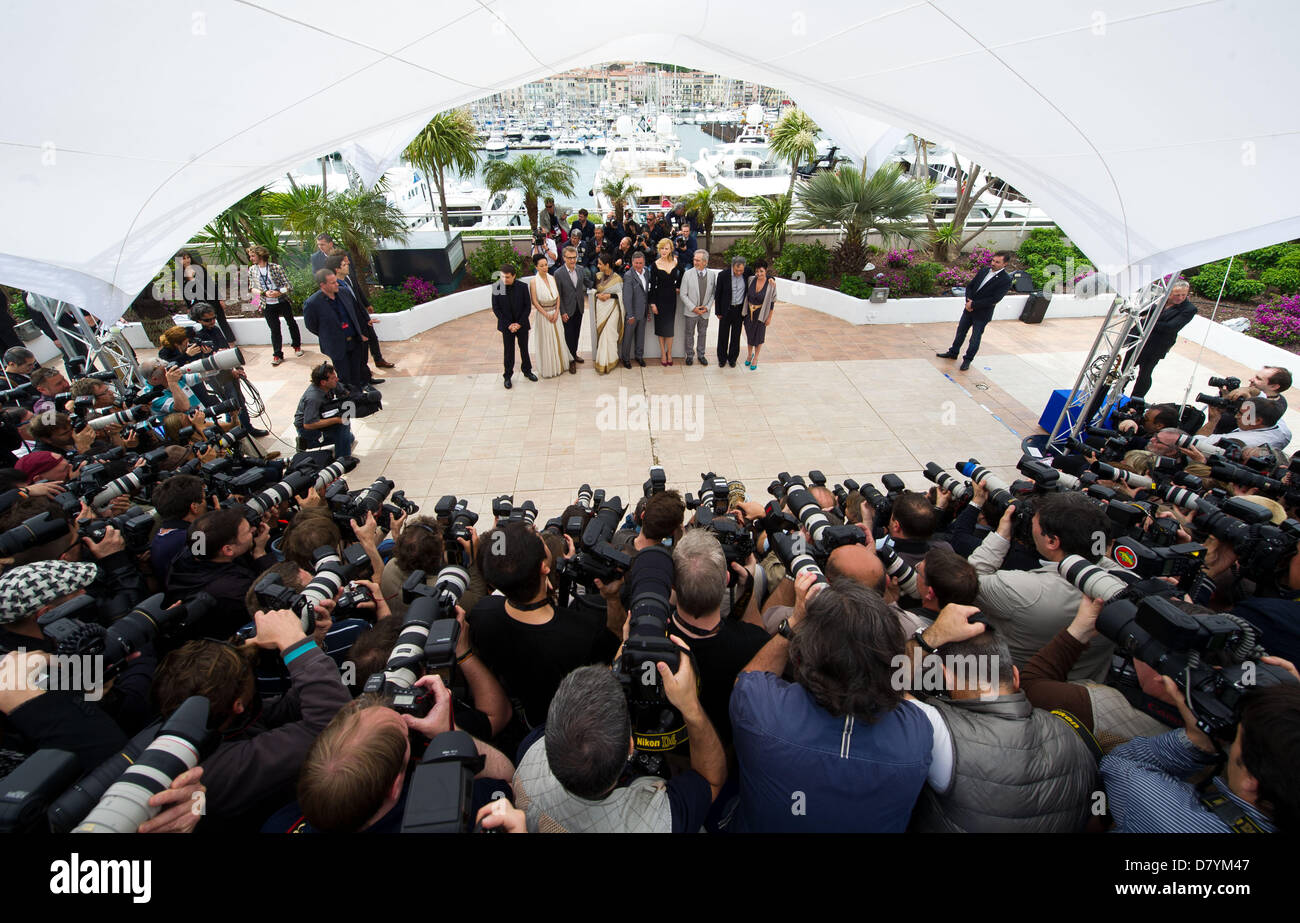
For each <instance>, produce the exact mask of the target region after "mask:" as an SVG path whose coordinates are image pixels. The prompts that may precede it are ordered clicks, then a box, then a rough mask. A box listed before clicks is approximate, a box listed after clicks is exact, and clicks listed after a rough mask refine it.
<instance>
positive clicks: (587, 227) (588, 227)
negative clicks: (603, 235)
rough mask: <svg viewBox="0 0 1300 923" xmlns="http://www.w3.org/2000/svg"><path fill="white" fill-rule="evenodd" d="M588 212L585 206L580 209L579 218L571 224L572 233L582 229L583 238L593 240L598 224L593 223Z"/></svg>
mask: <svg viewBox="0 0 1300 923" xmlns="http://www.w3.org/2000/svg"><path fill="white" fill-rule="evenodd" d="M587 214H588V213H587V210H586V209H585V208H580V209H578V220H577V221H575V222H573V224H572V225H570V226H569V232H570V233H572V232H573V231H581V232H582V239H583V240H591V239H592V237H594V236H595V234H596V226H595V225H594V224H592V223H591V219H589V218H588V217H587Z"/></svg>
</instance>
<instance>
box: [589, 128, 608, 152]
mask: <svg viewBox="0 0 1300 923" xmlns="http://www.w3.org/2000/svg"><path fill="white" fill-rule="evenodd" d="M587 150H589V151H591V153H593V154H602V155H603V154H604V153H605V152H606V151H608V150H609V139H608V138H606V137H605V133H604V132H597V133H596V134H594V135H592V136H591V137H590V138H588V139H587Z"/></svg>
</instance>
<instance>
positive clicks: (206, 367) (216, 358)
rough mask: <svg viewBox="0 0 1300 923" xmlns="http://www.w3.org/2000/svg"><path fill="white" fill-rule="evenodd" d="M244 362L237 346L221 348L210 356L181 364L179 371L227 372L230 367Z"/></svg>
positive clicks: (233, 367)
mask: <svg viewBox="0 0 1300 923" xmlns="http://www.w3.org/2000/svg"><path fill="white" fill-rule="evenodd" d="M243 364H244V354H243V353H241V352H240V351H239V349H238V348H237V347H231V348H230V349H221V350H218V351H217V352H215V353H213V354H212V355H210V356H204V357H203V358H202V359H195V360H194V361H193V362H190V363H188V364H186V365H182V366H181V372H182V373H184V374H186V375H202V374H203V373H204V372H229V371H230V370H231V369H237V368H239V367H240V366H241V365H243Z"/></svg>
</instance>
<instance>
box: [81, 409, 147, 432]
mask: <svg viewBox="0 0 1300 923" xmlns="http://www.w3.org/2000/svg"><path fill="white" fill-rule="evenodd" d="M147 419H149V408H148V407H146V406H144V405H143V404H137V405H136V406H134V407H128V408H126V410H116V411H115V410H112V409H111V408H109V410H108V412H107V413H103V414H100V415H99V416H97V417H92V418H91V419H90V420H89V421H88V422H89V423H90V428H91V429H93V430H95V431H96V432H99V431H100V430H104V429H107V428H108V427H110V426H113V425H117V426H130V425H131V424H132V423H139V422H140V421H141V420H147Z"/></svg>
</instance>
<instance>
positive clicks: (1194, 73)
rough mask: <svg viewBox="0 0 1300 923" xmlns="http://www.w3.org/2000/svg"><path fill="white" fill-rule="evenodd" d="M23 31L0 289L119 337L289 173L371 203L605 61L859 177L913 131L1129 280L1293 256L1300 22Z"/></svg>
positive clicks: (124, 1)
mask: <svg viewBox="0 0 1300 923" xmlns="http://www.w3.org/2000/svg"><path fill="white" fill-rule="evenodd" d="M584 10H585V11H587V12H590V13H591V14H592V16H591V18H590V19H588V20H586V21H584V20H583V19H582V17H583V16H584V15H586V13H585V12H583V11H584ZM651 10H653V12H651ZM5 12H6V14H7V15H6V27H7V28H6V33H7V35H6V38H7V42H6V49H7V55H6V64H7V65H8V72H9V73H10V75H11V84H10V86H11V90H10V92H9V93H8V94H7V99H6V100H5V103H4V107H3V112H4V118H3V120H2V122H0V132H2V133H3V137H2V140H0V167H2V170H0V176H3V177H4V184H5V195H4V202H5V205H6V208H5V220H4V221H3V222H2V223H0V281H3V282H4V283H6V284H9V285H14V286H18V287H22V288H25V289H30V290H34V291H37V292H41V293H43V294H46V295H50V296H53V297H56V298H60V299H63V300H66V301H70V302H73V303H76V304H80V305H82V306H84V307H86V308H87V309H88V310H90V311H92V312H94V313H95V314H97V315H99V316H101V317H103V318H105V319H112V318H116V317H117V316H119V315H120V314H121V312H122V311H123V310H124V308H125V306H126V305H127V304H128V303H129V302H130V301H131V299H132V298H133V297H134V296H135V295H136V293H138V292H139V291H140V289H141V288H143V286H144V285H145V284H147V283H148V282H149V280H150V279H151V278H153V276H154V275H155V273H156V272H157V271H158V270H159V269H160V268H161V267H162V266H163V264H164V263H165V262H166V261H167V260H168V259H169V258H170V257H171V255H172V254H173V253H174V252H175V250H176V249H177V248H178V247H180V246H182V245H183V244H184V243H185V242H186V241H187V240H189V239H190V237H191V236H192V235H193V234H194V233H195V231H197V230H198V229H199V228H201V227H202V226H203V225H204V224H206V223H207V222H208V221H210V220H211V219H212V218H213V217H214V216H215V215H216V214H218V213H219V212H220V211H222V210H223V209H224V208H226V207H227V206H229V205H230V204H231V203H232V202H234V201H236V200H238V199H239V198H240V197H241V196H242V195H244V194H246V193H247V192H249V191H250V190H252V189H253V188H255V187H257V186H258V185H261V184H264V183H267V182H269V181H271V180H272V179H274V178H275V177H276V176H278V175H279V174H281V173H283V172H284V171H285V170H287V169H290V168H292V167H294V166H296V165H298V164H300V163H302V162H303V161H305V160H309V159H311V158H313V157H316V156H319V155H321V154H323V153H328V152H331V151H335V150H343V151H346V152H347V156H348V158H349V160H351V161H352V162H353V163H354V164H355V165H356V166H357V167H358V169H359V170H360V171H361V172H362V173H363V175H368V176H370V177H373V175H374V174H375V171H377V170H381V169H382V168H383V167H384V166H385V165H387V164H389V163H391V162H392V159H393V157H394V156H395V154H396V153H397V152H398V151H400V150H401V148H402V147H403V146H404V144H405V142H406V141H407V140H408V139H409V138H410V137H411V136H412V135H414V133H415V132H416V131H417V130H418V128H419V127H420V126H421V125H422V124H423V122H424V121H425V120H426V119H427V118H428V117H429V116H431V115H432V114H433V113H435V112H437V111H440V110H442V109H446V108H448V107H451V106H456V105H460V104H464V103H467V102H471V101H473V100H475V99H477V98H479V97H482V96H484V95H487V94H490V93H493V92H495V91H497V90H499V89H503V88H508V87H512V86H517V85H519V84H521V83H524V82H527V81H529V80H534V79H539V78H541V77H544V76H546V75H548V74H551V73H554V72H557V71H562V70H565V69H568V68H570V67H574V66H579V65H586V64H595V63H599V62H604V61H613V60H654V61H661V62H665V63H672V64H681V65H686V66H692V67H699V68H702V69H707V70H710V71H714V72H718V73H722V74H726V75H729V76H733V77H738V78H743V79H747V80H753V81H757V82H760V83H764V84H768V85H770V86H775V87H780V88H782V89H783V90H785V91H787V92H788V93H789V94H790V95H791V96H792V98H794V99H795V100H796V101H798V102H799V103H800V104H801V105H802V106H804V107H805V108H806V109H807V110H808V111H809V113H810V114H811V115H812V116H813V118H815V119H816V120H817V121H818V122H819V123H820V124H821V125H822V126H823V127H824V128H825V129H826V131H827V133H828V134H829V135H830V136H831V137H833V138H835V140H836V141H837V142H839V143H840V144H842V145H843V146H844V148H845V149H846V151H847V152H848V153H850V154H852V155H854V156H858V157H861V156H862V155H863V154H864V153H868V152H871V151H873V150H875V151H877V152H878V151H879V148H880V146H881V145H882V144H889V145H892V143H893V139H895V138H896V137H897V132H898V131H899V130H905V131H915V132H916V133H918V134H920V135H923V136H925V137H928V138H932V139H936V140H943V141H944V142H945V143H949V144H951V145H953V146H954V147H955V149H956V150H958V151H960V152H961V153H962V155H963V156H965V157H969V158H971V159H973V160H974V161H976V162H978V163H981V164H983V165H984V166H985V167H986V168H987V169H988V170H990V171H991V172H993V173H995V174H997V175H998V176H1001V177H1003V178H1004V179H1006V180H1007V181H1008V182H1010V183H1012V184H1013V185H1014V186H1016V187H1017V188H1019V189H1020V190H1021V191H1023V192H1024V193H1025V194H1026V195H1028V196H1029V197H1030V198H1032V199H1033V200H1034V202H1035V203H1036V204H1038V205H1040V206H1041V207H1042V208H1043V209H1044V210H1045V211H1046V212H1047V213H1048V214H1050V215H1052V216H1053V217H1054V218H1055V219H1056V220H1057V221H1058V223H1059V224H1060V225H1061V227H1062V228H1064V229H1065V231H1066V232H1067V233H1068V234H1069V235H1070V237H1071V238H1072V239H1073V240H1074V241H1075V242H1076V243H1077V244H1078V245H1079V246H1080V247H1081V248H1082V249H1083V250H1084V251H1085V252H1086V253H1087V254H1088V255H1089V256H1090V257H1091V258H1092V259H1093V260H1095V261H1096V262H1097V263H1098V264H1100V265H1101V266H1103V267H1105V268H1108V269H1110V270H1112V271H1113V272H1114V273H1115V274H1117V275H1118V274H1119V273H1122V272H1126V271H1134V272H1140V273H1143V274H1145V275H1147V276H1149V275H1152V274H1161V273H1165V272H1170V271H1173V270H1176V269H1180V268H1182V267H1184V266H1188V265H1194V264H1197V263H1201V262H1204V261H1206V260H1209V259H1215V258H1219V257H1222V256H1225V255H1227V254H1229V253H1233V252H1239V251H1242V250H1246V249H1251V248H1254V247H1258V246H1262V245H1265V244H1268V243H1273V242H1276V241H1279V240H1284V239H1289V238H1293V237H1297V236H1300V217H1298V216H1300V208H1297V204H1298V202H1300V186H1298V185H1297V184H1296V183H1294V182H1292V181H1291V179H1290V176H1289V169H1290V167H1291V166H1292V165H1294V164H1296V163H1300V133H1298V132H1297V125H1296V114H1297V109H1296V107H1295V105H1294V104H1293V103H1292V101H1291V99H1290V94H1291V93H1292V92H1293V91H1294V88H1295V87H1296V86H1297V83H1298V81H1297V79H1296V77H1297V73H1296V71H1297V65H1296V63H1295V60H1296V58H1295V55H1294V52H1293V50H1292V49H1291V48H1289V47H1288V45H1289V44H1290V43H1291V42H1293V40H1294V36H1295V35H1297V34H1300V6H1297V5H1294V4H1292V3H1289V2H1285V0H1273V2H1267V0H1257V2H1250V0H1237V2H1226V0H1225V2H1214V0H1208V2H1206V0H1198V2H1184V0H1159V2H1157V0H1125V2H1124V3H1123V4H1118V5H1111V6H1110V7H1109V8H1108V9H1106V10H1104V11H1103V10H1099V9H1098V4H1097V3H1096V2H1095V0H1052V2H1050V3H1043V2H1041V0H1009V2H996V0H995V2H990V3H974V2H960V0H935V2H908V0H804V2H801V3H799V4H797V5H795V6H793V7H791V6H789V5H786V4H778V3H771V2H765V0H760V2H753V0H750V2H743V3H742V2H736V0H710V2H708V3H699V2H694V0H692V2H679V0H668V2H666V3H664V4H658V5H654V6H653V7H644V8H640V9H639V11H638V13H637V15H635V16H631V17H628V16H618V15H615V16H613V17H612V18H611V17H610V16H609V15H608V14H609V11H608V10H604V11H603V12H602V11H600V9H599V8H585V7H576V8H574V13H573V15H570V14H569V13H568V12H565V11H563V9H562V8H557V9H556V10H550V11H545V10H543V9H542V8H539V7H538V6H537V5H536V4H534V3H526V2H523V0H495V2H493V0H438V2H436V3H429V2H428V0H372V2H368V3H361V4H358V3H356V2H353V0H348V2H343V0H281V2H275V0H266V2H262V3H257V2H231V0H209V2H207V3H204V4H202V5H201V11H198V10H196V9H195V8H194V6H192V5H188V4H176V3H174V2H169V0H152V2H151V0H115V2H113V3H98V2H94V0H80V2H78V0H16V2H12V3H10V4H8V5H7V6H6V10H5ZM1108 17H1109V18H1108ZM891 126H892V128H891ZM1118 281H1119V284H1120V286H1121V288H1127V287H1129V285H1131V284H1132V283H1133V282H1135V281H1141V279H1140V278H1138V277H1134V276H1127V277H1123V278H1120V279H1119V280H1118Z"/></svg>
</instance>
